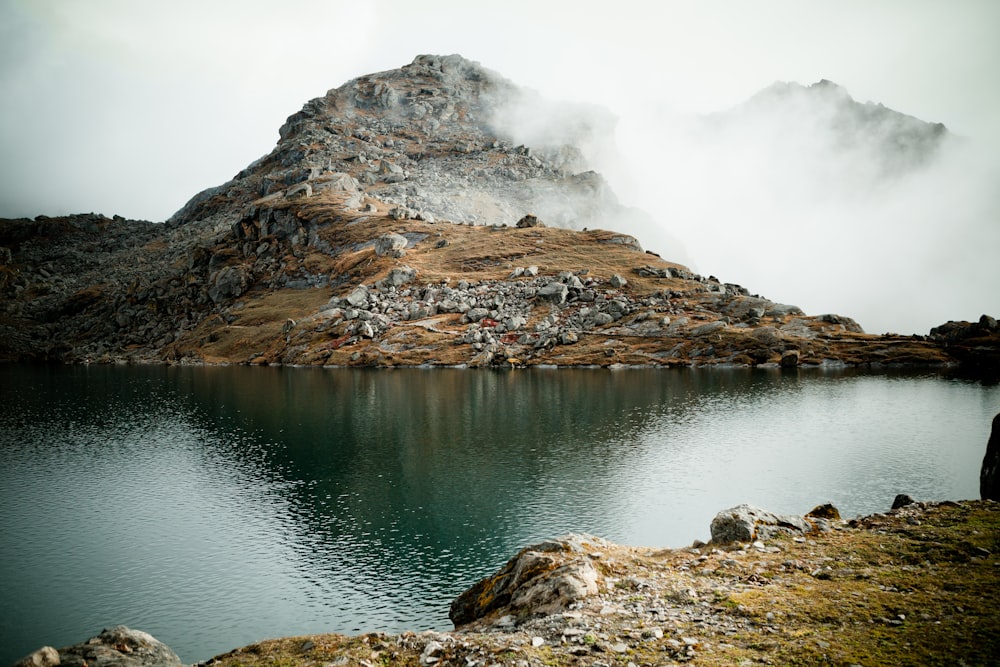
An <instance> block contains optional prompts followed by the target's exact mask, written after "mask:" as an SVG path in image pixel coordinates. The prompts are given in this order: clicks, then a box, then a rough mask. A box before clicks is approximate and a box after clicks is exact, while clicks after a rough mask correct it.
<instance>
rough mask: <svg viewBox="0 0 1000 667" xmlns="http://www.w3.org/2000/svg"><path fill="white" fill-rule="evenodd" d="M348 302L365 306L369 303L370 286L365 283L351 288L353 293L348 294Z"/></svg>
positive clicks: (357, 305) (356, 306)
mask: <svg viewBox="0 0 1000 667" xmlns="http://www.w3.org/2000/svg"><path fill="white" fill-rule="evenodd" d="M347 303H349V304H351V305H352V306H354V307H355V308H363V307H364V306H366V305H367V304H368V288H367V287H365V286H364V285H359V286H358V287H355V288H354V289H353V290H351V293H350V294H348V295H347Z"/></svg>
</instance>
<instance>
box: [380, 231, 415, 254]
mask: <svg viewBox="0 0 1000 667" xmlns="http://www.w3.org/2000/svg"><path fill="white" fill-rule="evenodd" d="M408 243H409V241H407V240H406V237H405V236H401V235H400V234H382V235H381V236H379V237H378V238H377V239H375V254H376V255H378V256H379V257H402V256H403V255H405V254H406V251H405V250H404V248H405V247H406V246H407V244H408Z"/></svg>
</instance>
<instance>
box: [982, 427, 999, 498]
mask: <svg viewBox="0 0 1000 667" xmlns="http://www.w3.org/2000/svg"><path fill="white" fill-rule="evenodd" d="M979 495H980V496H981V497H982V499H983V500H1000V414H998V415H997V416H996V417H994V418H993V431H992V432H991V433H990V439H989V441H988V442H987V443H986V456H984V457H983V467H982V468H981V469H980V471H979Z"/></svg>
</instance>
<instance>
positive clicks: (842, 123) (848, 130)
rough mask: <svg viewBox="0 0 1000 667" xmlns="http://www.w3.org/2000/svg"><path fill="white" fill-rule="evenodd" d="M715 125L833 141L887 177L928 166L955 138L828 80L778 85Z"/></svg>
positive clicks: (789, 137)
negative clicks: (863, 99) (859, 97)
mask: <svg viewBox="0 0 1000 667" xmlns="http://www.w3.org/2000/svg"><path fill="white" fill-rule="evenodd" d="M711 118H712V119H713V121H714V122H715V123H717V124H718V125H721V126H723V127H727V128H731V129H735V131H737V132H746V131H748V130H749V129H750V128H757V129H760V130H762V131H765V132H769V133H771V134H772V135H773V139H774V140H776V141H778V142H781V141H782V139H783V138H784V139H786V140H789V141H798V142H801V141H802V140H803V138H804V137H810V138H811V137H816V136H819V137H822V138H824V139H827V140H829V145H828V146H825V147H824V148H826V149H829V150H833V151H845V152H850V153H854V154H856V155H858V156H860V157H865V158H868V159H869V160H872V161H875V162H877V163H878V165H879V169H880V173H881V175H883V176H891V175H897V174H899V173H903V172H905V171H907V170H909V169H912V168H915V167H919V166H921V165H924V164H927V163H928V162H929V161H930V160H931V159H932V158H933V157H934V156H935V155H936V154H937V152H938V151H939V150H940V148H941V146H942V145H943V144H944V142H946V141H948V140H950V139H952V138H953V136H952V135H951V133H950V132H948V129H947V128H946V127H945V126H944V124H942V123H930V122H926V121H923V120H921V119H919V118H916V117H914V116H910V115H907V114H904V113H901V112H899V111H895V110H893V109H890V108H888V107H886V106H884V105H882V104H877V103H874V102H864V103H862V102H858V101H857V100H855V99H854V98H853V97H851V95H850V94H849V93H848V92H847V90H846V89H845V88H844V87H842V86H840V85H838V84H836V83H834V82H832V81H829V80H827V79H821V80H820V81H818V82H816V83H814V84H811V85H808V86H805V85H802V84H799V83H795V82H784V81H778V82H775V83H773V84H771V85H770V86H768V87H767V88H764V89H763V90H761V91H760V92H758V93H756V94H755V95H754V96H753V97H751V98H750V99H749V100H747V101H746V102H744V103H742V104H740V105H738V106H736V107H734V108H732V109H730V110H728V111H724V112H720V113H717V114H712V115H711Z"/></svg>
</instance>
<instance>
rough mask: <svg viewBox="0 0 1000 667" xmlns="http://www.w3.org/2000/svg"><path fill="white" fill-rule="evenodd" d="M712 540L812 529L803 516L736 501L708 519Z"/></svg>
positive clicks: (724, 541) (760, 537) (757, 537)
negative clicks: (710, 520)
mask: <svg viewBox="0 0 1000 667" xmlns="http://www.w3.org/2000/svg"><path fill="white" fill-rule="evenodd" d="M711 530H712V544H729V543H731V542H754V541H755V540H766V539H771V538H772V537H774V536H775V535H778V534H787V535H801V534H804V533H808V532H810V531H811V530H813V527H812V526H811V525H810V524H809V522H807V521H806V520H805V519H804V518H803V517H800V516H794V515H791V514H774V513H772V512H768V511H767V510H763V509H761V508H759V507H754V506H753V505H746V504H743V505H737V506H736V507H732V508H730V509H727V510H723V511H721V512H719V513H718V514H716V515H715V518H714V519H712V525H711Z"/></svg>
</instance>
